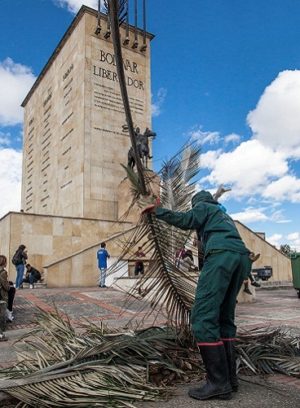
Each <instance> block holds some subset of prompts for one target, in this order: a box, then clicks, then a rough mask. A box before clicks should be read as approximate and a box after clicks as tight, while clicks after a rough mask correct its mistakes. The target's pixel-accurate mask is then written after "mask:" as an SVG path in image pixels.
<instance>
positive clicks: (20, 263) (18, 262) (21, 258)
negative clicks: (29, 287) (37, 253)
mask: <svg viewBox="0 0 300 408" xmlns="http://www.w3.org/2000/svg"><path fill="white" fill-rule="evenodd" d="M27 258H28V256H27V251H26V246H25V245H20V246H19V248H18V249H17V250H16V252H15V254H14V256H13V258H12V263H13V264H14V265H15V267H16V271H17V276H16V284H15V285H16V289H20V287H21V286H22V282H23V277H24V270H25V264H26V260H27Z"/></svg>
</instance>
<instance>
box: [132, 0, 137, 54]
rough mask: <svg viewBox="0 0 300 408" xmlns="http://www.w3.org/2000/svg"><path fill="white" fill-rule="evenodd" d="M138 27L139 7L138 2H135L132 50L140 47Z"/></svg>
mask: <svg viewBox="0 0 300 408" xmlns="http://www.w3.org/2000/svg"><path fill="white" fill-rule="evenodd" d="M137 26H138V6H137V0H134V42H133V44H132V48H137V47H138V45H139V43H138V33H137Z"/></svg>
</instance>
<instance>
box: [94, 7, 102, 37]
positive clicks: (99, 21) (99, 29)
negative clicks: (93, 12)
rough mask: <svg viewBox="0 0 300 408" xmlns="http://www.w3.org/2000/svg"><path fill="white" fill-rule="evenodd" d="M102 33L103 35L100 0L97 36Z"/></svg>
mask: <svg viewBox="0 0 300 408" xmlns="http://www.w3.org/2000/svg"><path fill="white" fill-rule="evenodd" d="M100 33H101V0H98V22H97V27H96V30H95V34H96V35H99V34H100Z"/></svg>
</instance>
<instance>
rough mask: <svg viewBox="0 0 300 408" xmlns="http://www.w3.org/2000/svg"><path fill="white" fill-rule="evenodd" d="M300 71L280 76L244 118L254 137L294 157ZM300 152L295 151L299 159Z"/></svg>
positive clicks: (298, 141) (299, 141)
mask: <svg viewBox="0 0 300 408" xmlns="http://www.w3.org/2000/svg"><path fill="white" fill-rule="evenodd" d="M299 118H300V70H295V71H283V72H280V73H279V75H278V76H277V78H276V79H275V80H274V81H273V82H272V83H271V84H270V85H269V86H268V87H267V88H266V89H265V91H264V93H263V94H262V96H261V97H260V99H259V102H258V104H257V106H256V108H255V109H254V110H253V111H251V112H250V113H249V114H248V116H247V121H248V124H249V126H250V127H251V129H252V132H253V135H254V137H255V138H256V139H257V140H259V141H260V142H262V143H264V144H265V145H266V146H269V147H272V148H273V149H280V150H281V151H282V152H285V153H286V154H287V156H289V155H290V156H293V155H294V154H295V151H293V149H295V148H299V147H300V120H299ZM299 153H300V151H297V154H298V157H299V156H300V155H299Z"/></svg>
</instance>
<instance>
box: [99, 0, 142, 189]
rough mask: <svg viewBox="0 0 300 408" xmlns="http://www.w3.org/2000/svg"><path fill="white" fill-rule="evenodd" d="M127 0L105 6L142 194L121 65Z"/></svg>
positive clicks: (140, 169)
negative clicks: (122, 25)
mask: <svg viewBox="0 0 300 408" xmlns="http://www.w3.org/2000/svg"><path fill="white" fill-rule="evenodd" d="M127 3H128V0H107V1H106V7H107V12H108V16H109V19H110V23H111V34H112V40H113V46H114V52H115V58H116V68H117V73H118V79H119V84H120V91H121V96H122V100H123V106H124V111H125V117H126V122H127V126H128V131H129V136H130V141H131V145H132V148H133V152H134V156H135V162H136V166H137V173H138V177H139V182H140V185H141V193H142V194H143V195H145V196H146V195H148V194H149V192H148V191H147V188H146V184H145V179H144V169H143V165H142V162H141V159H140V156H139V154H138V148H137V144H136V137H135V132H134V128H133V120H132V115H131V110H130V105H129V98H128V93H127V88H126V80H125V73H124V66H123V58H122V46H121V39H120V30H119V25H120V24H122V22H123V21H124V18H125V15H126V12H128V4H127Z"/></svg>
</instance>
